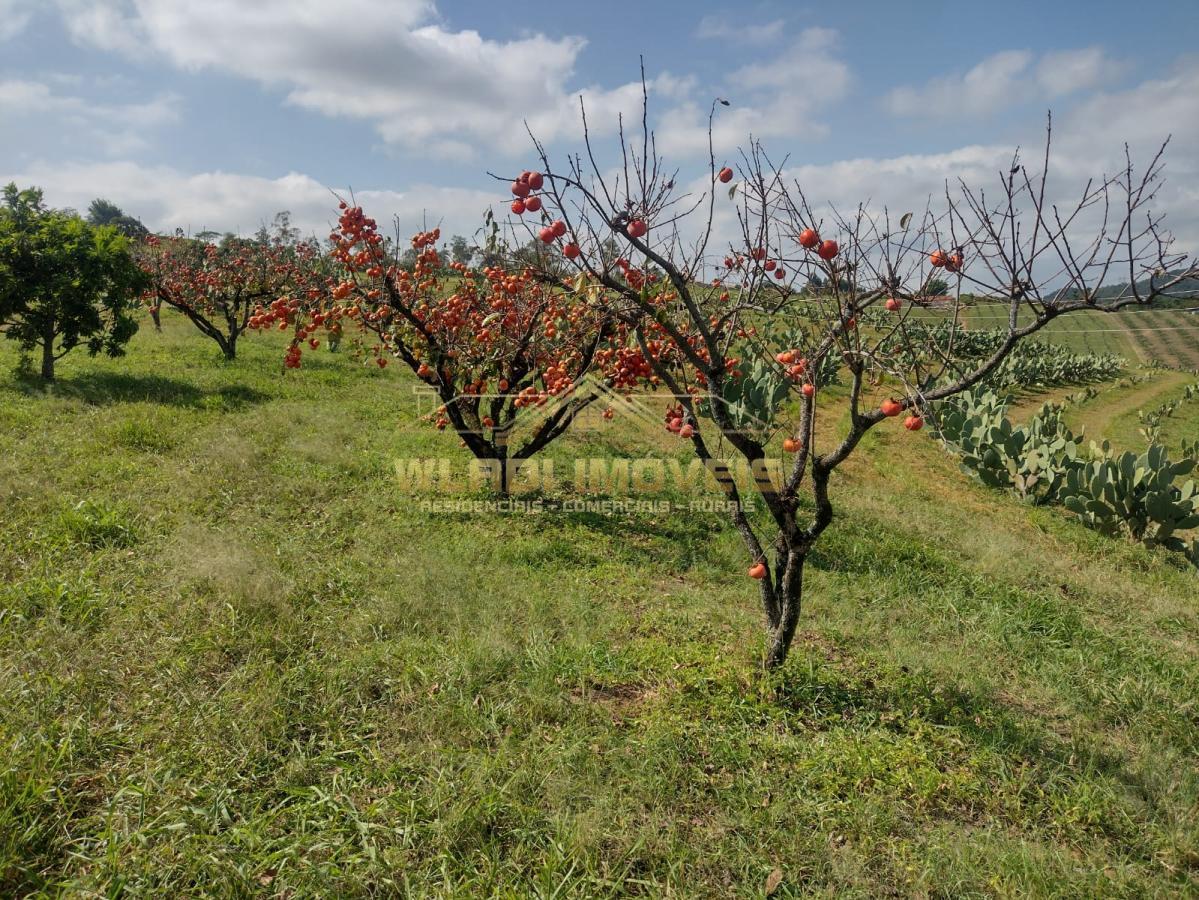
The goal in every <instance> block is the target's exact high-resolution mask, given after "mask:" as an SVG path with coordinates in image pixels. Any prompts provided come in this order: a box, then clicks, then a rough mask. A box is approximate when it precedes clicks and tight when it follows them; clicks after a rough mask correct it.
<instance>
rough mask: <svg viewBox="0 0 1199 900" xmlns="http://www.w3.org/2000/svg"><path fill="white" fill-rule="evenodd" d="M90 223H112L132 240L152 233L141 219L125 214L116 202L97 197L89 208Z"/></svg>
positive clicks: (88, 217) (88, 218)
mask: <svg viewBox="0 0 1199 900" xmlns="http://www.w3.org/2000/svg"><path fill="white" fill-rule="evenodd" d="M87 221H88V224H89V225H111V226H112V227H113V228H115V229H116V230H117V231H119V232H120V233H121V234H123V235H125V237H127V238H129V239H130V240H135V241H136V240H141V239H142V238H144V237H146V236H148V235H149V234H150V229H148V228H147V227H146V226H145V225H143V224H142V223H141V220H140V219H135V218H134V217H133V216H128V215H125V212H124V210H122V209H121V208H120V207H119V206H117V205H116V204H115V203H112V202H110V201H108V200H104V199H102V198H100V197H97V198H96V199H95V200H93V201H92V202H91V205H90V206H88V208H87Z"/></svg>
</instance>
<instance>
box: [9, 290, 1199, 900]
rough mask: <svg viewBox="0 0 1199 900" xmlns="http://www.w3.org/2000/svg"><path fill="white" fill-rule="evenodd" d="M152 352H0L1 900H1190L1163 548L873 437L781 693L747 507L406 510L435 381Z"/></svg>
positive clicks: (439, 441)
mask: <svg viewBox="0 0 1199 900" xmlns="http://www.w3.org/2000/svg"><path fill="white" fill-rule="evenodd" d="M1138 315H1151V314H1138ZM1112 318H1115V317H1108V318H1107V319H1105V320H1104V321H1111V319H1112ZM164 326H165V331H164V332H163V333H162V334H156V333H154V332H153V331H152V330H151V329H149V328H143V330H142V331H141V332H140V333H139V334H138V335H137V336H136V338H135V339H134V341H133V342H132V344H131V345H130V348H129V356H128V357H127V358H126V359H124V360H120V361H109V360H103V359H89V358H87V357H85V356H83V355H82V354H76V355H73V356H71V357H69V358H68V359H66V360H64V362H63V363H62V365H61V373H60V383H59V384H57V385H56V386H54V387H53V388H51V389H49V390H44V389H43V388H42V387H40V386H38V385H35V384H34V383H32V382H30V381H28V380H25V379H22V378H19V377H17V376H15V375H13V374H11V372H12V369H13V365H14V363H15V361H16V360H15V358H14V356H13V355H12V352H11V351H10V350H9V349H8V348H5V349H3V350H0V370H2V372H3V374H2V375H0V519H2V525H3V527H2V528H0V748H2V750H0V753H2V758H3V760H4V762H3V764H2V766H0V895H4V896H12V895H19V894H24V893H36V892H43V893H47V894H57V893H66V894H71V895H109V896H111V895H116V894H119V893H121V892H122V891H124V892H126V893H128V894H130V895H137V896H142V895H154V896H197V895H207V896H234V895H245V894H260V895H263V896H280V897H285V896H368V895H376V896H377V895H391V894H396V893H410V894H414V895H430V894H432V895H439V894H440V895H454V896H468V895H469V896H477V895H501V896H527V895H529V894H531V893H533V894H537V895H539V896H547V897H548V896H558V897H562V896H578V897H599V896H614V895H625V894H634V895H637V894H641V895H650V896H661V895H666V894H670V895H672V896H679V895H686V896H692V895H699V896H746V897H749V896H761V895H762V892H763V890H764V887H765V885H766V884H767V881H768V879H770V880H771V883H774V882H776V881H778V878H779V875H780V874H781V881H778V886H777V889H776V890H775V893H774V896H779V897H783V896H808V895H813V894H815V895H837V896H860V897H877V896H886V895H936V896H952V897H969V896H993V895H1009V896H1010V895H1037V896H1063V897H1080V896H1101V895H1102V896H1148V895H1156V896H1166V895H1174V896H1179V895H1185V894H1188V893H1191V892H1195V891H1199V828H1197V826H1196V810H1197V809H1199V770H1197V769H1196V766H1195V760H1196V758H1197V756H1196V754H1197V753H1199V708H1197V707H1196V705H1195V698H1196V696H1199V604H1197V602H1196V593H1197V592H1196V583H1197V582H1196V576H1195V574H1194V570H1193V569H1190V568H1189V567H1187V566H1186V565H1185V563H1183V562H1182V561H1180V560H1179V559H1178V558H1176V557H1175V556H1172V555H1170V554H1166V553H1164V552H1162V553H1150V552H1148V551H1146V550H1144V549H1143V548H1140V547H1136V546H1132V545H1129V544H1126V543H1123V542H1119V541H1112V540H1108V539H1105V538H1103V537H1101V536H1099V535H1097V534H1095V533H1093V532H1090V531H1087V530H1086V529H1084V528H1083V527H1081V526H1080V525H1078V524H1076V523H1074V522H1071V521H1069V520H1068V519H1067V518H1066V517H1065V516H1064V515H1063V514H1062V513H1061V512H1060V511H1057V510H1054V509H1046V508H1035V507H1031V506H1026V505H1023V504H1021V503H1019V502H1018V501H1015V500H1013V499H1012V498H1011V497H1009V496H1006V495H1004V494H1002V493H999V492H992V491H989V490H987V489H986V488H983V487H982V486H980V485H978V484H975V483H973V482H971V481H970V480H968V479H967V478H966V476H964V475H963V474H961V473H960V472H959V471H958V468H957V464H956V462H955V461H954V460H953V459H952V458H951V457H950V456H949V455H947V454H946V453H945V452H943V451H942V450H941V449H939V447H938V445H937V444H936V442H935V441H933V440H932V439H929V438H926V437H925V435H924V434H920V435H914V434H910V433H907V432H904V431H903V430H902V429H900V430H887V431H883V430H881V429H880V430H879V431H878V432H872V433H871V434H870V435H869V436H868V437H867V439H866V440H867V446H866V450H865V452H864V453H862V454H860V455H858V456H856V457H855V458H854V459H853V460H852V461H851V462H850V463H849V464H848V465H847V466H846V467H845V470H844V471H843V472H842V473H839V474H838V476H837V478H838V479H839V480H840V482H841V485H842V487H843V490H842V492H841V496H844V497H845V500H844V503H843V505H842V506H841V507H840V508H839V510H838V518H837V519H836V520H835V522H834V524H833V526H832V528H831V529H830V531H829V533H828V534H827V536H826V537H827V540H826V541H824V542H822V543H821V545H820V547H819V549H818V551H817V552H816V553H814V555H813V557H812V559H811V561H810V562H809V577H810V579H811V593H810V595H809V596H810V597H811V600H810V602H809V603H808V604H807V607H806V609H805V611H804V616H803V620H802V623H801V629H802V631H801V634H800V636H799V638H798V639H797V642H796V647H795V650H794V651H793V653H792V655H791V658H790V659H789V661H788V662H787V664H786V666H785V667H784V668H783V669H782V670H781V671H780V672H778V673H775V674H774V675H771V676H766V675H763V674H761V671H760V668H759V658H760V653H761V624H760V621H759V618H760V612H759V610H758V608H757V600H756V592H755V591H754V590H753V587H752V583H750V582H749V581H748V579H746V578H745V577H744V576H743V575H742V574H741V572H742V570H743V568H744V566H743V563H742V561H741V560H742V556H741V554H742V550H741V548H740V545H739V540H738V538H737V535H736V534H735V532H733V531H732V529H730V528H729V527H728V526H727V525H726V524H725V522H724V518H723V517H722V516H720V515H718V514H705V513H693V512H689V511H683V510H680V511H676V512H673V513H659V512H653V513H643V514H633V515H630V516H628V517H609V516H604V515H601V514H590V513H578V514H568V513H559V512H553V511H549V510H547V511H546V512H543V513H541V514H538V515H517V514H508V515H505V514H441V515H439V514H430V513H427V512H421V511H420V509H419V504H418V501H417V499H416V498H413V497H412V496H410V495H408V494H406V493H405V492H404V491H403V490H402V489H401V488H400V486H399V485H398V483H397V481H396V478H395V474H394V468H393V466H394V460H395V459H396V458H398V457H414V456H439V455H443V454H445V453H449V454H451V455H455V457H456V458H457V455H458V454H464V453H465V451H459V450H457V449H455V448H454V443H455V442H454V441H453V440H452V439H450V438H449V436H448V435H439V434H438V433H437V432H435V431H433V430H432V429H429V428H427V426H425V425H423V424H421V423H419V422H417V421H416V417H417V414H418V404H417V399H416V396H415V394H414V392H413V388H414V385H415V380H414V379H412V378H411V377H410V376H407V375H404V374H402V373H398V372H397V371H396V370H395V368H390V369H387V370H380V369H378V368H377V367H375V366H369V367H367V366H363V365H359V364H356V363H354V361H352V360H351V359H350V358H348V356H347V355H346V354H344V353H343V354H329V353H326V352H321V353H319V354H312V355H311V357H310V359H309V360H308V361H306V363H305V368H304V369H302V370H299V371H294V372H288V373H286V375H284V374H283V373H282V372H281V367H280V359H281V353H282V347H281V344H279V343H277V342H275V341H274V340H273V339H271V338H269V337H263V338H255V339H252V340H248V341H247V342H246V344H245V346H244V348H243V349H242V351H241V354H240V357H239V359H237V360H236V361H234V362H228V363H226V362H222V361H219V360H217V359H216V358H215V356H216V351H215V349H214V348H213V346H212V345H211V343H209V342H206V341H205V340H204V339H203V338H202V337H201V336H199V335H198V334H196V333H195V332H194V331H193V330H190V329H189V327H188V326H186V324H185V323H183V322H182V321H181V320H180V319H179V318H177V317H173V316H170V315H168V316H164ZM1161 377H1162V379H1163V381H1162V382H1161V383H1163V384H1165V383H1166V380H1167V379H1168V380H1169V387H1168V388H1166V390H1168V391H1171V390H1175V388H1176V387H1177V385H1176V384H1175V382H1176V381H1177V379H1176V378H1174V376H1173V375H1168V376H1161ZM1140 387H1144V385H1141V386H1140ZM836 390H837V389H835V388H834V389H831V390H829V391H828V392H827V395H828V396H829V397H830V398H832V397H834V396H835V394H836ZM1101 390H1103V388H1101ZM1120 397H1121V398H1125V397H1126V395H1125V394H1121V395H1120ZM1138 402H1139V401H1138ZM1118 403H1119V405H1118V407H1117V408H1118V411H1119V412H1120V415H1123V414H1124V413H1125V412H1126V410H1124V405H1125V404H1124V399H1120V400H1119V401H1118ZM1133 405H1135V404H1133ZM1101 406H1102V404H1101V403H1100V404H1096V407H1095V408H1096V409H1099V408H1101ZM1131 414H1132V415H1133V416H1134V417H1135V412H1132V413H1131ZM1079 415H1081V416H1083V417H1084V418H1086V417H1087V416H1090V415H1091V413H1090V411H1089V409H1087V410H1080V412H1079ZM1120 421H1122V420H1120ZM1087 424H1088V427H1089V430H1091V429H1094V430H1103V429H1104V428H1107V427H1108V425H1107V424H1103V423H1097V422H1095V421H1094V418H1093V417H1092V418H1091V419H1090V420H1088V422H1087ZM1112 427H1114V425H1113V426H1112ZM1171 427H1173V426H1171ZM649 449H652V450H654V451H655V452H658V453H662V452H667V453H679V454H682V455H680V457H679V458H680V459H686V456H685V454H684V453H683V451H682V450H681V449H680V448H679V446H678V442H677V441H675V442H671V443H665V442H662V441H660V440H659V437H658V436H655V435H652V434H645V435H638V434H635V433H634V434H628V433H627V432H622V431H621V430H620V429H619V428H613V429H612V431H611V432H587V431H581V432H579V433H578V434H572V435H570V436H568V437H567V438H566V439H564V440H563V441H562V442H560V444H558V445H555V448H554V449H553V452H552V453H551V454H550V455H551V456H552V457H554V458H555V459H556V460H559V461H560V462H561V465H562V466H563V467H564V468H567V467H569V460H570V458H572V457H573V456H576V455H586V456H589V457H594V456H599V455H609V456H611V455H621V456H627V455H636V454H639V453H642V452H645V451H646V450H649ZM464 458H465V457H464V455H463V459H464ZM867 476H869V477H867ZM675 499H679V500H686V499H687V498H685V497H682V496H676V497H675ZM776 870H777V872H776ZM772 873H775V874H774V877H773V878H772V877H771V876H772Z"/></svg>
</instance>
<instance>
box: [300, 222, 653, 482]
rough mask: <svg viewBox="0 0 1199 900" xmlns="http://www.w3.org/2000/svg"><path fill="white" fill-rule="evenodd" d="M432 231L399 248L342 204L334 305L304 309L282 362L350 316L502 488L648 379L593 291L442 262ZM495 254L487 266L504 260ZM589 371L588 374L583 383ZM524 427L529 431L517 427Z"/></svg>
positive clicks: (530, 272)
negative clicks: (604, 402) (430, 398)
mask: <svg viewBox="0 0 1199 900" xmlns="http://www.w3.org/2000/svg"><path fill="white" fill-rule="evenodd" d="M440 237H441V234H440V231H439V230H438V229H433V230H430V231H425V232H421V233H418V234H416V235H415V236H413V237H412V239H411V240H410V241H409V242H408V246H407V247H406V248H404V249H403V250H401V248H402V246H403V244H402V242H400V241H398V240H397V241H387V240H385V239H384V237H383V235H382V234H381V233H380V231H379V226H378V223H377V222H376V221H375V220H374V219H371V218H369V217H368V216H367V215H366V214H365V213H364V211H363V210H362V208H361V207H359V206H351V205H350V204H348V203H346V202H344V201H343V202H342V203H341V214H340V217H339V219H338V225H337V229H336V230H335V231H334V232H333V233H332V234H331V235H330V243H331V245H332V249H331V251H330V252H329V253H328V255H327V260H326V262H327V263H328V264H329V266H330V267H331V268H330V269H329V270H328V271H327V272H326V274H325V277H326V280H327V284H328V287H329V300H328V301H327V302H326V301H324V300H319V301H316V302H309V303H306V304H303V305H301V306H300V307H299V310H298V313H296V314H295V315H294V316H293V318H292V322H293V324H294V325H295V331H294V337H293V340H292V343H291V346H290V348H289V350H288V354H287V365H288V366H292V367H296V366H299V365H300V364H301V359H302V355H303V353H304V351H305V350H306V349H310V348H311V349H315V348H316V347H317V346H318V345H319V338H318V337H316V334H317V333H318V330H319V329H321V328H325V329H342V328H343V327H344V323H345V322H346V321H347V320H348V321H351V322H353V323H354V324H355V325H356V326H357V328H358V329H360V330H361V333H362V334H363V335H365V336H366V337H367V338H368V339H369V341H370V346H369V347H368V348H367V353H368V354H369V355H370V356H372V357H373V358H374V360H375V362H376V364H377V365H379V366H381V367H383V366H386V365H387V362H388V360H389V359H392V358H395V359H398V360H400V361H401V362H402V363H403V364H404V365H406V366H408V367H409V368H410V369H411V370H412V371H413V372H415V373H416V376H417V377H418V378H419V379H420V380H421V381H423V382H424V383H425V384H427V385H428V386H429V387H430V388H431V389H432V390H434V391H435V392H436V394H437V396H438V398H439V399H440V401H441V405H440V407H439V408H437V409H436V411H435V412H434V413H433V414H432V416H431V417H430V419H431V421H432V423H433V424H434V425H435V426H436V427H437V428H439V429H445V428H452V429H453V430H454V431H455V432H456V433H457V434H458V435H459V437H460V438H461V439H462V441H463V443H464V444H465V445H466V447H467V448H468V449H469V450H470V452H471V453H472V454H473V455H474V456H475V457H476V458H477V459H479V460H483V461H485V462H486V463H487V464H488V466H489V467H490V468H491V472H492V475H493V481H494V483H495V485H496V486H497V487H498V489H499V490H500V492H501V493H507V492H508V491H509V490H510V487H511V484H512V479H513V477H514V476H515V475H516V474H518V472H519V469H520V466H521V465H522V463H523V462H524V461H525V460H527V459H529V458H530V457H531V456H533V454H535V453H537V452H538V451H540V450H541V449H543V448H544V447H546V446H547V445H548V444H549V443H550V442H551V441H553V440H554V439H555V438H557V437H559V436H560V435H562V434H563V433H564V432H565V431H566V430H567V429H568V428H569V426H570V424H571V422H572V421H573V420H574V419H575V417H576V416H577V415H578V414H579V413H580V412H581V411H582V410H583V409H585V408H586V407H587V406H588V405H590V404H591V403H593V402H595V400H596V399H597V398H598V397H599V396H600V394H601V393H602V391H603V390H604V389H613V390H624V389H628V388H631V387H632V386H633V385H635V384H636V383H637V381H638V380H639V379H641V378H644V377H648V376H650V375H651V373H650V371H649V368H648V365H647V364H646V363H645V362H644V360H642V359H641V354H640V352H639V351H638V350H636V349H635V348H628V347H625V346H624V343H625V340H626V338H628V336H629V329H628V326H627V324H625V323H624V322H622V321H621V318H620V314H619V311H618V310H617V309H615V306H616V304H614V303H613V302H612V301H611V300H610V299H609V298H605V297H603V296H602V294H601V293H600V292H599V291H598V290H597V291H592V292H589V293H588V292H577V291H574V290H571V291H564V290H563V289H562V288H561V287H560V286H559V284H558V283H557V282H556V281H549V282H547V281H546V280H545V279H539V278H538V277H537V273H536V272H535V270H534V269H532V268H530V267H528V266H511V265H505V264H498V263H497V264H493V265H488V266H483V267H481V268H477V269H475V268H471V267H469V266H468V265H466V263H465V262H462V261H451V260H447V259H446V258H444V256H443V254H442V253H441V252H440V251H439V250H438V249H437V242H438V241H439V240H440ZM505 256H509V254H502V253H498V252H497V251H496V248H495V247H492V248H491V250H490V252H489V253H488V254H486V257H487V258H489V259H493V260H496V259H503V258H504V257H505ZM585 376H587V378H586V379H585ZM522 423H523V424H527V425H528V427H527V428H525V427H520V428H518V426H521V425H522Z"/></svg>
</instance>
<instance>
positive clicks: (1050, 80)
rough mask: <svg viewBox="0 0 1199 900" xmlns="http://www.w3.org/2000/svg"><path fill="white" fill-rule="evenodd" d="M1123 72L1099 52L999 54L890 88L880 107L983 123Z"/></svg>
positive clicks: (906, 113)
mask: <svg viewBox="0 0 1199 900" xmlns="http://www.w3.org/2000/svg"><path fill="white" fill-rule="evenodd" d="M1125 68H1126V67H1125V65H1124V64H1123V63H1120V62H1116V61H1114V60H1112V59H1110V58H1108V56H1107V55H1106V54H1105V53H1104V52H1103V49H1102V48H1100V47H1086V48H1083V49H1081V50H1061V51H1055V52H1051V53H1046V54H1044V55H1043V56H1041V58H1040V59H1039V60H1037V59H1036V58H1035V57H1034V55H1033V54H1032V53H1031V52H1029V51H1028V50H1004V51H1002V52H1000V53H995V54H993V55H992V56H988V57H987V58H986V59H984V60H983V61H982V62H980V63H979V64H978V65H976V66H975V67H974V68H972V69H971V70H970V71H968V72H966V73H965V74H960V73H959V74H952V75H945V76H941V77H938V78H933V79H932V80H930V81H928V82H926V83H925V84H923V85H921V86H919V87H913V86H911V85H905V86H902V87H898V88H895V89H894V90H892V91H891V92H890V93H888V94H887V95H886V97H885V98H884V100H883V103H884V106H885V107H886V108H887V109H888V110H889V111H890V112H891V113H892V114H893V115H897V116H916V117H922V118H945V119H948V118H960V117H963V116H969V117H975V118H982V117H985V116H989V115H992V114H993V113H995V112H998V111H999V110H1001V109H1004V108H1006V107H1009V106H1014V105H1016V104H1018V103H1024V102H1028V101H1032V100H1038V101H1039V100H1053V99H1056V98H1058V97H1064V96H1066V95H1068V94H1074V93H1078V92H1079V91H1083V90H1087V89H1090V88H1094V87H1097V86H1099V85H1101V84H1103V83H1105V82H1107V81H1110V80H1111V79H1112V78H1113V77H1115V76H1116V75H1118V74H1120V73H1121V72H1123V71H1124V70H1125Z"/></svg>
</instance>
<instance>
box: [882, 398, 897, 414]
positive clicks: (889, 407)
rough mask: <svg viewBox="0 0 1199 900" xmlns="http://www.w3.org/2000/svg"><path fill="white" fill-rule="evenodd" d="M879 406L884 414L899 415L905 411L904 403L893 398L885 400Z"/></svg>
mask: <svg viewBox="0 0 1199 900" xmlns="http://www.w3.org/2000/svg"><path fill="white" fill-rule="evenodd" d="M878 408H879V410H880V411H881V412H882V414H883V415H884V416H897V415H899V414H900V413H901V412H903V404H902V403H900V402H899V401H898V400H893V399H887V400H884V401H883V402H882V403H880V404H879V407H878Z"/></svg>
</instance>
